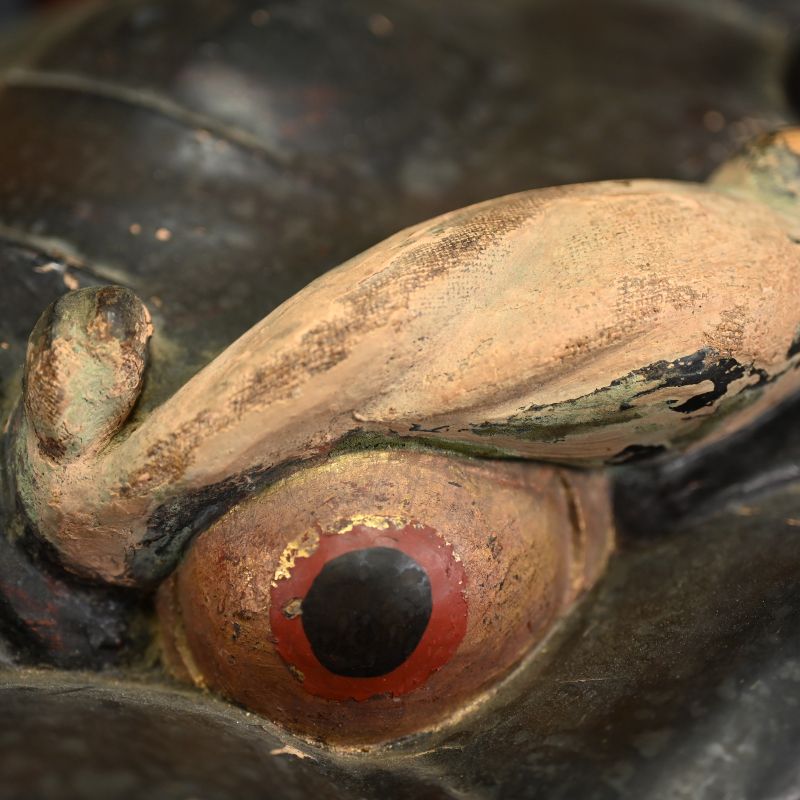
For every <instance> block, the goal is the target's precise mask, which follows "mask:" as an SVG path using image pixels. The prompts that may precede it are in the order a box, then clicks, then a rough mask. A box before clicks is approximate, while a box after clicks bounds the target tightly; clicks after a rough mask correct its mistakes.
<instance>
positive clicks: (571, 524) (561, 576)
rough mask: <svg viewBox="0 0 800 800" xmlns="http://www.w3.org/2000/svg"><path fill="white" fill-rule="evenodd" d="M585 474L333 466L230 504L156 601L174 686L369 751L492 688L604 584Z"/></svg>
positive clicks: (603, 490)
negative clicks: (186, 684)
mask: <svg viewBox="0 0 800 800" xmlns="http://www.w3.org/2000/svg"><path fill="white" fill-rule="evenodd" d="M607 498H608V495H607V487H606V483H605V479H604V478H603V477H602V476H601V475H599V474H594V473H592V474H580V473H573V472H568V471H563V470H560V469H558V468H554V467H549V466H539V465H534V464H525V463H518V462H480V461H475V460H471V459H467V458H460V457H456V456H452V455H447V454H438V453H425V452H418V451H392V452H365V453H350V454H345V455H340V456H337V457H335V458H332V459H330V460H329V461H328V462H326V463H324V464H322V465H321V466H316V467H313V468H310V469H307V470H304V471H301V472H298V473H296V474H294V475H293V476H291V477H290V478H288V479H286V480H284V481H281V482H280V483H278V484H276V485H274V486H273V487H271V488H270V489H268V490H266V491H265V492H263V493H262V494H260V495H258V496H255V497H253V498H252V499H250V500H248V501H247V502H244V503H242V504H241V505H240V506H238V507H236V508H235V509H233V510H232V511H230V512H229V513H228V514H227V515H226V516H224V517H223V518H221V519H220V520H219V521H218V522H217V523H216V524H215V525H214V526H212V527H211V528H210V529H209V530H207V531H206V532H205V533H203V534H202V535H201V536H199V537H198V538H197V539H196V540H195V542H194V543H193V544H192V546H191V548H190V550H189V551H188V553H187V555H186V557H185V558H184V561H183V563H182V564H181V566H180V567H179V568H178V570H177V571H176V573H175V574H174V575H173V576H172V577H171V578H170V579H169V581H167V583H166V584H164V586H162V588H161V590H160V592H159V600H158V608H159V616H160V621H161V624H162V629H163V641H164V651H165V656H166V660H167V662H168V665H169V666H170V668H171V669H172V671H173V672H174V673H175V674H176V675H178V676H181V677H183V678H184V679H186V680H192V681H194V682H195V683H198V684H201V685H204V686H207V687H209V688H211V689H212V690H215V691H218V692H220V693H222V694H223V695H225V696H227V697H228V698H230V699H232V700H234V701H236V702H238V703H240V704H242V705H243V706H245V707H247V708H249V709H251V710H252V711H255V712H257V713H259V714H262V715H264V716H266V717H268V718H270V719H272V720H273V721H275V722H277V723H278V724H281V725H283V726H285V727H286V728H288V729H290V730H291V731H293V732H295V733H297V734H299V735H301V736H305V737H308V738H311V739H319V740H323V741H326V742H328V743H331V744H340V745H354V744H368V743H376V742H381V741H386V740H390V739H395V738H398V737H400V736H404V735H408V734H410V733H414V732H417V731H420V730H425V729H429V728H431V727H434V726H436V725H437V724H439V723H441V722H442V721H443V720H445V719H446V718H447V717H448V716H450V715H452V714H453V713H455V712H457V711H458V710H459V709H461V708H463V707H464V706H465V705H466V704H467V703H468V702H469V701H470V700H472V699H474V698H475V697H476V696H477V695H479V694H480V693H482V692H484V691H485V690H487V689H489V688H491V687H492V686H493V685H495V684H496V683H497V681H498V680H499V679H500V678H501V677H502V676H503V675H504V674H506V673H507V672H508V671H509V670H510V669H511V667H513V666H514V665H515V664H516V663H518V662H519V660H520V659H521V658H522V656H523V655H525V653H527V652H528V651H529V650H530V649H531V648H532V647H533V646H534V645H535V644H536V643H538V642H539V641H541V639H542V638H543V637H544V636H545V634H546V633H547V632H548V630H549V629H550V628H551V627H552V625H553V623H554V622H555V620H556V619H557V618H558V617H559V616H560V615H561V614H563V613H564V611H565V610H567V609H568V608H569V607H570V606H571V604H572V603H573V602H574V600H575V599H576V598H577V597H578V596H579V595H580V594H581V593H582V592H583V591H584V590H585V589H586V588H587V587H588V586H590V585H591V584H592V583H593V582H594V580H595V579H596V578H597V576H598V575H599V574H600V573H601V571H602V569H603V567H604V564H605V561H606V559H607V557H608V553H609V551H610V548H611V545H612V524H611V520H610V512H609V504H608V499H607Z"/></svg>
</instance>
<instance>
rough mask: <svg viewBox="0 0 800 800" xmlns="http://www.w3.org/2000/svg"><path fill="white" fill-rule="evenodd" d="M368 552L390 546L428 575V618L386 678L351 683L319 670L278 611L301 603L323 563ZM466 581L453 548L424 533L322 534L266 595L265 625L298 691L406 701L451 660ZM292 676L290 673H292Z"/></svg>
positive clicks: (294, 621)
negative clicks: (298, 683)
mask: <svg viewBox="0 0 800 800" xmlns="http://www.w3.org/2000/svg"><path fill="white" fill-rule="evenodd" d="M368 547H391V548H394V549H396V550H400V551H402V552H403V553H405V554H406V555H408V556H410V557H411V558H413V559H414V561H416V562H417V563H418V564H419V565H420V566H421V567H422V568H423V569H424V570H425V571H426V573H427V574H428V579H429V581H430V586H431V600H432V603H431V616H430V619H429V621H428V626H427V628H426V629H425V632H424V633H423V635H422V638H421V639H420V641H419V644H418V645H417V646H416V648H415V649H414V651H413V652H412V653H411V655H410V656H409V657H408V658H407V659H406V660H405V661H404V662H403V663H402V664H401V665H400V666H399V667H397V668H396V669H394V670H392V671H391V672H388V673H387V674H386V675H379V676H377V677H371V678H352V677H346V676H342V675H336V674H335V673H333V672H331V671H330V670H328V669H326V668H325V667H324V666H323V665H322V664H321V663H320V662H319V661H318V660H317V657H316V656H315V655H314V653H313V651H312V649H311V644H310V643H309V641H308V639H307V637H306V635H305V631H304V630H303V623H302V618H301V616H299V615H298V616H295V617H293V618H290V617H288V616H287V615H286V614H284V613H283V609H284V608H285V607H286V606H287V605H288V604H289V603H290V602H291V601H292V600H296V599H300V600H302V599H303V598H304V597H305V596H306V593H307V592H308V590H309V589H310V588H311V584H312V583H313V582H314V579H315V578H316V577H317V575H319V573H320V572H321V571H322V568H323V567H324V566H325V564H326V563H327V562H328V561H330V560H331V559H333V558H336V557H337V556H340V555H343V554H344V553H349V552H351V551H353V550H361V549H364V548H368ZM466 586H467V576H466V573H465V571H464V567H463V565H462V563H461V561H459V560H458V559H457V558H456V555H455V553H454V552H453V548H452V547H451V546H450V545H449V544H448V543H447V542H445V541H444V539H442V537H441V536H439V534H438V533H437V532H436V530H434V529H433V528H431V527H428V526H426V525H420V524H418V523H414V522H411V523H408V524H407V525H405V526H404V527H402V528H396V527H393V526H390V527H389V528H387V529H384V530H381V529H377V528H371V527H369V526H367V525H356V526H354V527H353V528H352V529H351V530H349V531H347V533H341V534H339V533H322V534H321V535H320V539H319V544H318V546H317V549H316V550H315V551H314V552H313V553H312V554H311V555H310V556H308V557H300V558H298V559H297V560H296V561H295V564H294V566H293V567H292V569H291V572H290V576H289V577H288V578H284V579H281V580H278V581H277V585H276V586H273V587H272V590H271V592H270V611H269V618H270V626H271V628H272V635H273V637H274V640H275V646H276V649H277V651H278V653H279V654H280V656H281V658H282V659H283V660H284V661H285V662H286V664H287V665H289V666H290V667H292V668H293V670H299V672H300V673H302V676H303V679H302V681H303V688H304V689H306V691H308V692H309V693H311V694H313V695H316V696H318V697H324V698H327V699H329V700H367V699H368V698H370V697H373V696H375V695H391V696H393V697H396V696H398V695H402V694H407V693H408V692H411V691H413V690H414V689H417V688H419V687H420V686H421V685H422V684H423V683H425V681H426V680H427V679H428V678H429V677H430V676H431V675H432V674H433V673H434V672H436V670H438V669H441V668H442V667H443V666H444V665H445V664H446V663H447V662H448V661H449V660H450V659H451V658H452V657H453V655H454V654H455V652H456V650H457V649H458V646H459V644H461V640H462V639H463V638H464V634H465V633H466V630H467V613H468V606H467V599H466V595H465V589H466ZM294 674H295V675H297V673H296V672H295V673H294Z"/></svg>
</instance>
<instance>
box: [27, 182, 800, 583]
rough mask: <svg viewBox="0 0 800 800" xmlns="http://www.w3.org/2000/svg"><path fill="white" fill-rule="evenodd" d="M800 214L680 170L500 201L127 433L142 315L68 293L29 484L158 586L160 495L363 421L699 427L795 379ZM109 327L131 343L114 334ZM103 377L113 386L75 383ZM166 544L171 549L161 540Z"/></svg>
mask: <svg viewBox="0 0 800 800" xmlns="http://www.w3.org/2000/svg"><path fill="white" fill-rule="evenodd" d="M787 231H788V223H787V222H786V220H785V219H784V217H783V216H781V215H780V214H777V213H775V212H774V211H772V210H771V209H770V208H769V207H768V206H767V205H765V204H763V203H760V202H758V201H756V200H751V199H747V198H744V197H740V196H737V195H736V193H735V192H727V191H726V190H724V189H715V188H712V187H702V186H695V185H689V184H679V183H672V182H660V181H624V182H605V183H597V184H585V185H577V186H567V187H563V188H556V189H546V190H539V191H532V192H527V193H523V194H519V195H513V196H510V197H504V198H500V199H497V200H492V201H490V202H487V203H482V204H480V205H476V206H473V207H470V208H466V209H463V210H460V211H456V212H454V213H451V214H447V215H445V216H443V217H439V218H437V219H434V220H432V221H429V222H425V223H423V224H421V225H418V226H416V227H413V228H410V229H408V230H405V231H402V232H401V233H398V234H397V235H395V236H393V237H391V238H390V239H388V240H386V241H385V242H383V243H381V244H379V245H377V246H376V247H373V248H372V249H371V250H368V251H367V252H365V253H363V254H362V255H360V256H357V257H356V258H354V259H352V260H351V261H349V262H347V263H345V264H344V265H342V266H341V267H339V268H337V269H335V270H333V271H331V272H329V273H327V274H326V275H324V276H323V277H321V278H319V279H318V280H316V281H314V282H313V283H311V284H310V285H309V286H308V287H306V288H305V289H304V290H302V291H301V292H299V293H298V294H297V295H295V296H294V297H292V298H291V299H290V300H288V301H287V302H286V303H284V304H283V305H282V306H280V307H279V308H278V309H276V310H275V311H274V312H273V313H271V314H270V315H269V316H268V317H266V318H265V319H264V320H263V321H262V322H260V323H259V324H258V325H256V326H255V327H254V328H252V329H251V330H250V331H248V332H247V333H245V334H244V335H243V336H242V337H241V338H240V339H239V340H238V341H236V342H235V343H234V344H233V345H231V346H230V347H229V348H228V350H226V351H225V352H224V353H223V354H222V355H220V356H219V357H218V358H217V359H216V360H215V361H213V362H212V363H211V364H209V365H208V366H207V367H206V368H205V369H204V370H202V371H201V372H200V373H199V374H197V375H196V376H195V377H194V378H193V379H192V380H191V381H189V383H187V384H186V385H185V386H184V387H183V388H182V389H181V390H180V391H178V392H177V393H176V394H175V395H174V396H173V397H172V398H171V399H170V400H169V401H168V402H166V403H165V404H164V405H163V406H162V407H160V408H158V409H157V410H155V411H154V412H153V413H152V414H151V415H150V417H149V418H148V419H146V420H145V421H144V422H143V423H142V424H141V425H140V426H139V427H138V428H136V429H135V430H133V431H125V432H124V435H117V436H116V437H114V438H110V435H111V433H113V431H112V430H111V428H114V427H116V428H119V427H120V426H121V425H122V422H123V420H124V416H125V414H126V413H127V411H126V409H129V408H130V397H131V392H135V391H136V390H137V383H136V382H137V380H138V378H137V377H136V376H137V375H140V364H142V363H143V362H142V360H141V358H142V356H141V346H142V336H143V332H144V331H145V327H143V326H146V324H147V323H146V316H145V315H144V312H143V310H141V309H140V310H139V311H135V312H131V314H132V316H131V320H133V321H126V322H124V324H120V325H109V326H107V327H104V326H102V325H100V326H98V325H95V324H93V323H91V319H90V318H91V314H89V316H86V315H85V314H84V316H79V317H78V318H74V317H70V314H71V313H72V312H71V311H70V309H71V308H72V307H73V306H75V305H76V304H79V303H78V300H77V299H74V300H69V299H68V300H66V301H62V302H61V303H60V304H57V305H56V306H55V307H54V308H53V309H52V310H50V311H48V312H47V315H46V316H45V318H43V322H42V323H41V326H40V327H39V328H38V333H37V334H36V335H35V336H34V339H33V341H32V344H31V355H30V358H29V365H28V372H27V381H26V395H25V404H24V413H22V414H21V416H20V418H19V419H18V420H17V425H16V434H15V436H16V463H15V472H16V477H17V486H18V491H19V494H20V497H21V498H22V501H23V504H24V507H25V508H26V510H27V513H28V515H29V516H30V518H31V519H32V521H33V522H34V524H35V525H36V526H37V528H38V529H39V531H40V532H41V534H42V535H43V536H45V537H46V538H47V539H48V540H49V541H50V542H51V543H52V544H53V545H54V546H55V547H56V548H57V550H58V552H59V553H60V554H61V556H62V558H63V560H64V562H65V563H66V564H67V565H68V566H69V567H70V568H71V569H73V570H74V571H76V572H79V573H81V574H83V575H86V576H90V577H93V578H100V579H102V580H105V581H111V582H116V583H122V584H134V583H147V582H149V581H152V580H154V579H156V578H158V577H159V576H160V575H161V574H163V572H164V571H165V570H166V569H169V567H170V566H171V561H172V560H174V558H176V557H177V555H176V552H175V548H173V549H172V550H170V549H169V547H166V545H165V538H166V539H169V538H170V537H173V538H174V537H177V539H180V536H181V531H178V530H177V528H176V525H175V524H173V525H172V527H169V526H168V528H169V530H168V531H167V533H165V532H164V530H160V529H159V525H161V524H162V522H163V516H158V515H157V513H156V512H157V511H159V510H162V511H163V509H167V510H169V509H172V511H174V512H175V514H177V515H178V517H180V514H178V511H179V510H180V506H181V503H182V499H181V498H184V497H186V496H187V495H191V494H194V495H197V493H198V492H203V491H210V489H209V487H213V486H219V485H224V484H225V482H230V481H231V480H232V479H235V478H236V476H247V475H249V474H251V473H253V472H254V471H257V470H264V469H268V468H271V467H277V466H278V465H281V464H284V463H286V462H290V461H293V460H297V459H303V458H307V457H309V456H312V455H315V454H318V453H320V452H325V450H326V449H328V448H330V447H331V446H332V445H334V444H335V443H336V442H337V441H338V440H340V439H341V438H342V437H344V436H346V435H347V434H349V433H351V432H353V431H354V430H362V431H371V432H376V433H378V434H382V435H398V434H399V435H402V436H415V437H421V438H428V439H431V438H433V439H436V440H438V441H439V442H445V443H449V444H451V445H453V446H455V445H458V446H468V447H471V448H474V449H475V451H476V452H483V453H488V454H494V455H513V456H518V457H525V458H535V459H551V460H557V461H561V462H566V463H573V464H597V463H602V462H604V461H608V460H611V459H613V458H615V457H625V456H626V455H628V454H630V453H635V452H637V451H638V450H639V449H641V448H644V449H650V448H661V447H671V446H676V445H677V446H680V445H682V444H684V443H686V442H688V441H691V440H692V438H693V437H697V436H699V435H700V434H701V433H702V434H704V433H705V431H706V430H707V428H708V426H709V424H710V423H712V422H715V421H717V420H718V419H720V418H721V417H722V416H723V415H721V414H719V413H718V412H719V410H720V409H722V410H723V411H724V410H725V408H726V407H728V408H732V407H737V406H739V405H744V404H746V402H748V401H755V403H754V404H753V407H754V408H756V409H757V410H760V409H761V408H762V407H763V406H764V405H765V404H770V403H774V402H775V401H776V398H777V397H778V396H780V395H781V394H785V393H786V392H788V391H790V390H791V389H793V388H794V386H795V384H796V378H795V376H796V375H797V374H798V373H796V372H795V371H790V370H789V367H790V365H791V364H792V363H793V361H794V360H795V358H796V356H795V353H796V351H797V350H798V349H799V348H798V347H797V345H796V343H794V342H795V336H796V333H797V326H798V322H800V293H798V292H797V290H796V287H797V286H798V279H799V278H800V248H798V246H797V244H795V243H794V241H792V240H791V238H790V236H789V235H788V232H787ZM104 291H112V290H99V292H98V293H96V294H95V295H91V294H88V295H83V296H82V300H81V302H84V301H87V302H88V298H92V297H93V298H94V301H93V302H97V301H98V298H99V297H100V296H101V294H102V292H104ZM113 291H119V292H121V291H122V290H113ZM120 296H121V295H120ZM126 302H127V301H126ZM131 308H133V306H131ZM81 313H82V314H83V313H84V312H81ZM76 319H77V320H78V321H80V320H83V323H85V324H83V327H82V328H81V326H80V325H78V322H76ZM87 320H89V322H87ZM126 320H127V317H126ZM42 326H43V327H44V328H45V329H46V335H43V334H42ZM76 326H77V328H81V330H80V332H79V333H77V334H76V333H74V330H75V329H76ZM65 331H73V333H72V334H70V335H71V336H72V337H73V338H72V340H71V344H70V343H69V342H68V337H67V334H66V333H64V332H65ZM108 336H112V337H117V338H118V343H117V345H115V346H113V347H111V350H110V351H109V352H111V351H113V352H114V353H117V350H114V347H118V353H117V355H113V356H111V357H109V358H106V357H105V356H102V355H101V356H98V355H96V353H98V352H100V349H99V348H101V339H102V337H108ZM65 337H66V338H65ZM103 341H105V340H103ZM103 346H105V345H103ZM64 348H67V350H69V348H72V350H71V352H73V354H74V357H75V358H83V357H84V356H82V355H81V353H82V352H85V354H86V355H85V358H86V359H87V361H86V364H87V365H88V364H95V365H96V366H97V369H99V371H100V373H101V374H103V375H105V376H106V377H105V378H103V379H102V380H99V382H95V383H92V382H89V383H88V384H87V383H86V382H85V381H84V382H81V381H77V380H76V379H75V380H74V377H75V375H77V374H78V373H77V372H76V370H77V368H78V366H77V364H78V362H70V363H71V366H69V367H68V368H65V369H63V370H61V371H58V370H56V372H54V373H51V372H48V370H47V369H44V368H43V367H42V365H46V364H49V363H62V361H63V360H59V359H61V356H60V355H59V356H58V358H57V359H56V354H58V353H61V352H62V350H63V349H64ZM125 353H128V355H125ZM93 354H94V355H93ZM128 356H130V357H128ZM72 357H73V356H70V358H72ZM54 359H55V361H54ZM93 359H94V360H93ZM115 359H116V360H115ZM63 363H66V362H63ZM82 363H83V362H82ZM87 368H88V366H87ZM93 368H94V367H93ZM108 370H111V373H113V374H115V375H117V377H118V378H119V380H118V381H117V380H116V379H114V380H109V379H108V375H109V374H111V373H108ZM784 374H785V376H786V377H785V379H783V380H780V381H779V380H778V378H780V377H781V376H783V375H784ZM53 376H55V377H53ZM64 376H72V377H69V380H66V378H65V377H64ZM47 381H50V382H49V383H48V382H47ZM87 385H88V386H96V387H97V391H96V392H95V395H97V396H94V395H92V392H93V391H95V390H94V389H90V390H88V392H89V394H88V395H86V390H81V389H76V387H81V386H87ZM118 386H121V387H124V388H123V389H122V390H119V389H118V388H117V387H118ZM51 391H55V392H61V393H62V394H61V395H59V397H60V398H61V399H60V401H59V405H58V409H60V410H59V411H58V414H57V415H55V416H53V415H48V414H45V413H43V412H42V409H43V408H45V405H46V404H45V405H43V401H42V400H41V398H42V397H43V395H44V393H46V392H51ZM120 391H121V393H120ZM76 392H77V393H76ZM101 396H102V398H106V399H104V400H103V403H105V402H106V401H107V403H108V406H107V410H102V409H101V406H102V403H100V400H101V399H102V398H101ZM37 398H38V399H37ZM95 415H96V416H95ZM746 416H747V415H746V414H744V415H740V416H739V417H738V419H742V420H743V419H745V418H746ZM54 444H55V445H57V446H56V447H55V449H54ZM62 447H63V448H64V452H63V453H62V454H61V455H59V452H58V450H59V448H62ZM209 496H210V495H209ZM176 509H177V510H176ZM181 519H183V518H181ZM154 520H156V522H154ZM159 520H160V521H159ZM187 524H188V523H187ZM181 525H182V526H183V528H182V533H183V535H185V534H186V531H187V530H188V527H187V525H186V524H184V523H181ZM189 527H190V526H189ZM165 530H167V529H165ZM165 547H166V551H165V552H167V553H168V555H167V556H164V557H163V558H162V559H161V560H160V561H159V560H158V559H157V558H155V557H154V558H152V559H150V560H148V559H147V558H145V557H144V556H143V555H142V554H145V555H146V554H147V553H148V552H150V555H152V551H153V550H154V549H155V548H162V550H164V548H165Z"/></svg>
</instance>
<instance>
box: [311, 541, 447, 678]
mask: <svg viewBox="0 0 800 800" xmlns="http://www.w3.org/2000/svg"><path fill="white" fill-rule="evenodd" d="M431 606H432V598H431V584H430V580H429V579H428V575H427V573H426V572H425V570H424V569H423V568H422V567H421V566H420V565H419V564H418V563H417V562H416V561H414V559H413V558H411V557H410V556H408V555H406V554H405V553H403V552H401V551H400V550H394V549H392V548H389V547H369V548H366V549H364V550H352V551H351V552H349V553H345V554H344V555H341V556H338V557H337V558H332V559H331V560H330V561H329V562H328V563H327V564H325V566H324V567H323V568H322V571H321V572H320V573H319V575H317V577H316V578H315V579H314V582H313V583H312V584H311V588H310V589H309V590H308V593H307V594H306V596H305V599H304V600H303V606H302V608H303V616H302V620H303V630H304V631H305V634H306V638H307V639H308V641H309V644H310V645H311V649H312V650H313V651H314V655H315V656H316V657H317V659H318V661H319V662H320V664H322V665H323V666H324V667H325V668H326V669H329V670H330V671H331V672H333V673H334V674H336V675H342V676H345V677H348V678H375V677H377V676H379V675H386V674H387V673H389V672H391V671H392V670H393V669H396V668H397V667H399V666H400V665H401V664H402V663H403V662H404V661H405V660H406V659H407V658H408V657H409V656H410V655H411V653H413V652H414V649H415V648H416V646H417V645H418V644H419V641H420V639H421V638H422V634H423V633H425V628H427V627H428V620H430V618H431Z"/></svg>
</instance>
